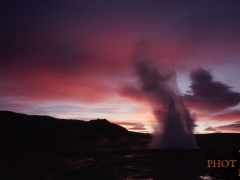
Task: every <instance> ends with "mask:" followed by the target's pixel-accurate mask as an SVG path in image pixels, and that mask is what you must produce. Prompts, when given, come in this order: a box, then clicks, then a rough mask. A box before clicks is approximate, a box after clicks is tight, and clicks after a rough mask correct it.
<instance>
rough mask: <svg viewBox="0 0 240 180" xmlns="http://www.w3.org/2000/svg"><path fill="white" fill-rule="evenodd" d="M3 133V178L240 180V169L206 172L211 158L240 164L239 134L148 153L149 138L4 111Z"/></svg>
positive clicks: (98, 124) (104, 124)
mask: <svg viewBox="0 0 240 180" xmlns="http://www.w3.org/2000/svg"><path fill="white" fill-rule="evenodd" d="M0 128H1V129H0V130H1V131H0V143H1V146H0V179H35V180H36V179H56V180H57V179H58V180H59V179H96V180H97V179H115V180H117V179H119V180H120V179H163V180H164V179H166V180H169V179H191V180H194V179H211V178H212V179H238V178H239V177H238V168H239V166H237V167H236V168H207V159H238V160H239V159H240V155H239V149H240V148H239V147H240V134H237V133H222V134H221V133H214V134H197V135H195V137H196V141H197V144H198V147H199V149H182V150H181V149H172V150H171V149H147V147H148V146H149V143H150V142H151V139H152V138H151V136H150V135H149V134H143V133H136V132H131V131H128V130H127V129H125V128H123V127H121V126H119V125H116V124H112V123H110V122H108V121H107V120H100V119H98V120H92V121H88V122H85V121H81V120H64V119H56V118H53V117H49V116H35V115H33V116H30V115H25V114H19V113H14V112H9V111H0ZM234 148H235V149H234ZM239 162H240V161H239ZM239 165H240V164H239Z"/></svg>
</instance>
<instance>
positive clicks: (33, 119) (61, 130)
mask: <svg viewBox="0 0 240 180" xmlns="http://www.w3.org/2000/svg"><path fill="white" fill-rule="evenodd" d="M150 142H151V136H150V135H149V134H143V133H137V132H131V131H128V130H127V129H125V128H123V127H121V126H119V125H116V124H113V123H110V122H109V121H107V120H105V119H97V120H91V121H82V120H66V119H56V118H53V117H49V116H37V115H25V114H20V113H15V112H10V111H0V144H1V146H0V152H9V153H10V152H44V151H53V152H55V151H75V152H80V151H101V150H116V149H137V148H147V147H148V145H149V143H150Z"/></svg>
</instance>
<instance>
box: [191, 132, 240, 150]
mask: <svg viewBox="0 0 240 180" xmlns="http://www.w3.org/2000/svg"><path fill="white" fill-rule="evenodd" d="M195 138H196V141H197V144H198V147H199V148H240V133H212V134H196V135H195Z"/></svg>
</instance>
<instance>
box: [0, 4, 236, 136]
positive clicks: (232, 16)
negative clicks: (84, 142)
mask: <svg viewBox="0 0 240 180" xmlns="http://www.w3.org/2000/svg"><path fill="white" fill-rule="evenodd" d="M0 9H1V11H0V14H1V18H0V22H1V29H0V59H1V61H0V110H9V111H15V112H19V113H26V114H34V115H49V116H53V117H57V118H63V119H79V120H86V121H87V120H91V119H96V118H100V119H101V118H106V119H107V120H109V121H110V122H113V123H117V124H119V125H122V126H124V127H126V128H127V129H129V130H133V131H139V132H154V131H155V129H156V128H155V127H156V124H157V122H156V120H155V117H154V115H153V113H152V109H151V106H150V105H149V102H148V101H147V99H146V98H144V95H143V94H142V93H141V91H140V90H139V81H138V78H137V76H136V74H135V73H134V70H133V67H132V59H133V55H134V51H135V47H136V45H137V44H138V42H140V41H144V42H145V43H146V44H147V46H148V49H149V54H150V57H149V58H150V59H151V61H152V62H153V63H154V64H155V66H156V67H157V68H158V67H159V69H168V68H169V67H174V70H175V72H176V76H177V84H178V90H179V91H178V93H179V95H180V96H182V99H183V101H184V104H185V105H186V107H187V108H188V109H189V111H190V113H191V114H192V116H193V117H194V120H195V125H196V126H195V133H214V132H240V79H239V77H240V71H239V67H240V51H239V49H240V33H239V32H240V23H239V22H240V11H239V9H240V2H239V1H237V0H235V1H234V0H232V1H223V0H211V1H209V0H202V1H191V0H182V1H177V0H168V1H157V0H121V1H112V0H111V1H110V0H109V1H108V0H103V1H93V0H88V1H81V0H72V1H67V0H58V1H47V0H41V1H38V0H35V1H33V0H31V1H30V0H22V1H17V0H8V1H5V0H4V1H3V2H1V6H0Z"/></svg>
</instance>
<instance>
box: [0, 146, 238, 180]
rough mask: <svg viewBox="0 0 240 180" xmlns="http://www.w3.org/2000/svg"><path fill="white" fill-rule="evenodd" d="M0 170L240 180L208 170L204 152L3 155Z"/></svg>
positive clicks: (14, 174)
mask: <svg viewBox="0 0 240 180" xmlns="http://www.w3.org/2000/svg"><path fill="white" fill-rule="evenodd" d="M0 168H1V171H2V173H1V177H0V178H1V179H48V180H53V179H54V180H55V179H58V180H61V179H106V180H107V179H116V180H117V179H119V180H120V179H121V180H122V179H123V180H133V179H144V180H155V179H163V180H164V179H166V180H168V179H170V180H171V179H189V180H195V179H198V180H199V179H200V180H215V179H216V180H217V179H218V180H219V179H237V178H238V177H237V174H234V173H231V172H227V171H222V170H220V169H209V168H207V167H206V152H205V151H204V150H136V151H113V152H99V153H96V152H95V153H82V154H77V155H44V156H43V155H35V156H1V166H0ZM2 177H4V178H2ZM6 177H7V178H6Z"/></svg>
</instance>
